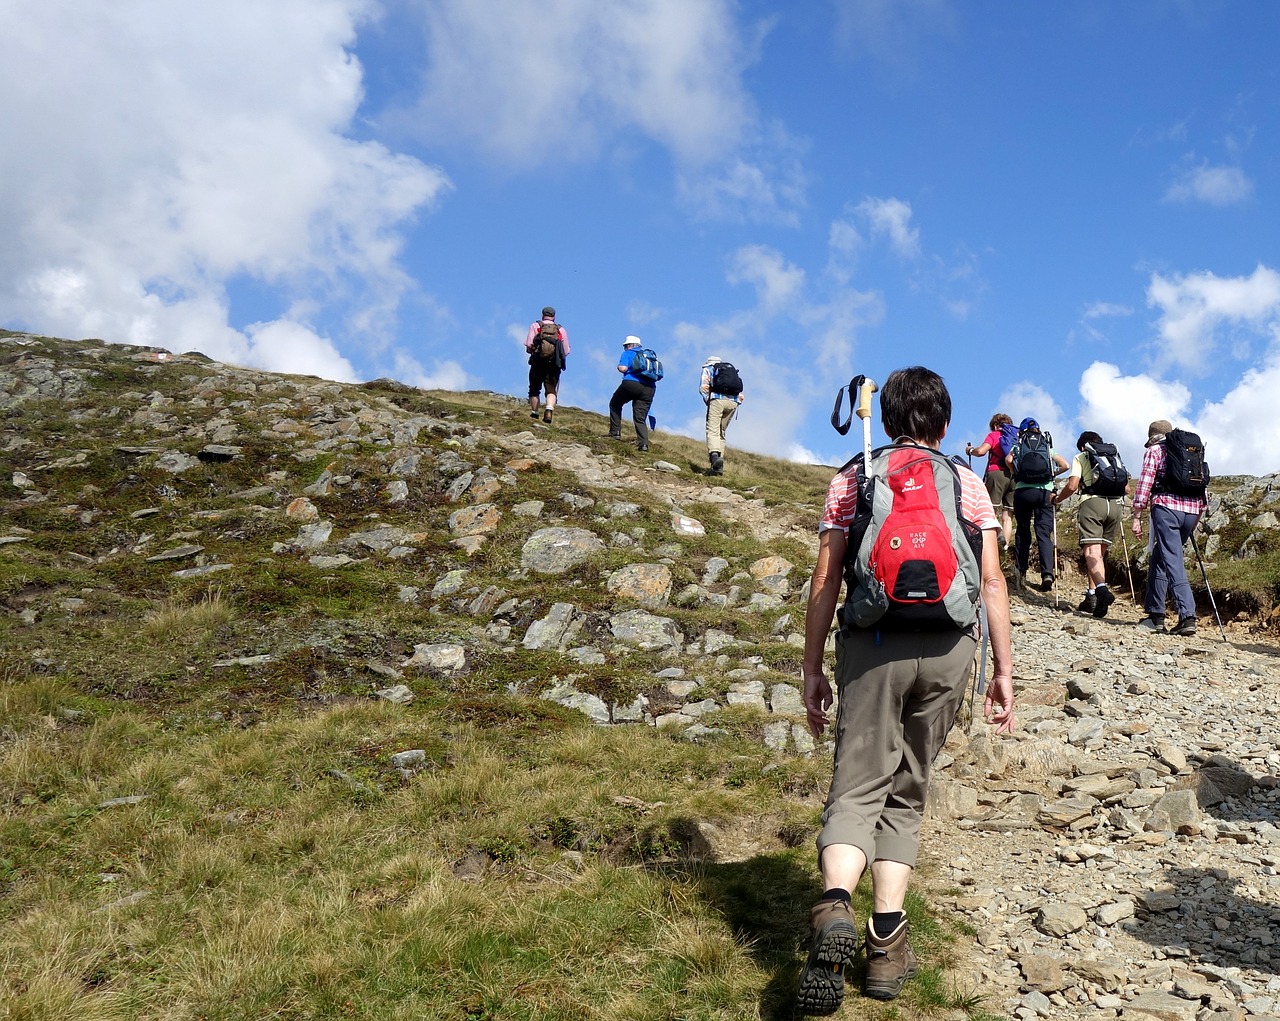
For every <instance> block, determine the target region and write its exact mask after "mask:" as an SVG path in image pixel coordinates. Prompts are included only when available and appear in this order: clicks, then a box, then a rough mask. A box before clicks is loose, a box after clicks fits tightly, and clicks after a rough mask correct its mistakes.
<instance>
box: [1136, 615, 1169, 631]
mask: <svg viewBox="0 0 1280 1021" xmlns="http://www.w3.org/2000/svg"><path fill="white" fill-rule="evenodd" d="M1138 629H1139V630H1140V631H1150V632H1151V633H1152V634H1156V635H1162V634H1164V633H1165V632H1164V618H1163V617H1143V618H1142V619H1141V620H1140V621H1138Z"/></svg>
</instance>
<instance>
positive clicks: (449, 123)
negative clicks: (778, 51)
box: [392, 0, 808, 224]
mask: <svg viewBox="0 0 1280 1021" xmlns="http://www.w3.org/2000/svg"><path fill="white" fill-rule="evenodd" d="M423 6H424V11H423V17H424V20H425V26H426V49H427V58H428V66H427V70H426V73H425V76H424V80H423V87H422V92H421V95H420V97H419V99H418V102H417V104H416V105H415V106H414V107H413V109H412V110H411V111H408V112H403V113H401V114H400V115H399V116H398V117H394V116H393V117H392V119H394V120H398V121H399V123H400V126H401V127H402V128H403V129H404V130H406V131H409V132H412V133H415V134H418V135H420V136H421V137H423V138H425V139H426V140H427V141H428V142H429V143H430V144H431V145H432V146H434V147H437V148H439V147H446V148H447V147H449V146H452V145H458V144H461V145H465V146H468V147H470V148H473V149H476V150H478V151H480V152H482V153H484V154H486V155H487V156H489V157H490V158H493V159H496V160H498V161H500V162H502V163H504V164H506V165H507V166H509V167H511V168H514V169H523V168H528V167H538V166H544V165H548V164H557V163H563V162H565V161H580V160H589V159H593V158H596V157H598V156H599V154H600V153H601V152H602V151H606V150H609V149H613V150H615V151H618V152H625V153H626V156H627V158H629V159H640V158H645V157H644V156H643V155H638V154H637V152H636V151H635V148H636V147H635V145H634V138H635V137H636V136H639V137H640V138H641V139H647V140H651V141H652V142H654V143H656V144H657V145H659V146H661V147H663V148H664V149H666V150H667V151H668V152H670V154H671V156H672V159H673V163H674V171H675V185H676V190H677V194H678V196H679V198H680V200H681V201H682V203H684V204H685V205H686V206H687V207H688V208H690V209H691V210H692V212H693V214H694V215H695V216H697V217H699V218H702V219H716V220H722V219H727V220H739V219H746V220H752V221H760V222H771V223H783V224H794V223H795V222H796V220H797V210H798V209H800V208H801V207H802V206H803V205H804V195H805V188H806V186H807V183H808V181H807V175H806V173H805V171H804V166H803V162H802V158H803V155H804V151H805V144H804V142H803V141H802V140H800V139H797V138H795V137H793V136H791V135H790V134H789V133H788V132H787V130H786V128H785V127H784V126H783V125H782V124H780V123H777V122H768V121H765V120H763V119H762V118H761V117H760V116H759V112H758V111H757V109H756V107H755V104H754V102H753V101H752V99H751V96H750V94H749V92H748V90H747V88H746V86H745V84H744V82H743V79H742V74H743V71H744V70H745V69H746V68H747V67H749V66H750V65H751V64H752V63H753V62H754V61H755V60H756V59H757V58H758V55H759V51H760V47H761V45H762V43H763V41H764V38H765V36H766V35H767V34H768V31H769V28H770V27H771V25H770V23H769V22H757V23H755V24H742V23H740V22H739V19H738V14H739V10H738V5H737V4H735V3H733V2H732V0H629V2H628V3H626V4H616V3H614V4H602V3H599V2H597V0H557V2H555V3H549V4H529V3H527V2H525V0H488V2H486V3H483V4H479V3H475V2H474V0H439V2H434V3H431V4H425V5H423Z"/></svg>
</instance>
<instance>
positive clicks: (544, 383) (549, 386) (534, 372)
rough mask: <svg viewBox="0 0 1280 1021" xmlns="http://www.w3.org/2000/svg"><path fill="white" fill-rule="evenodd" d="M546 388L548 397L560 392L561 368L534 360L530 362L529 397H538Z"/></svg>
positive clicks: (538, 359)
mask: <svg viewBox="0 0 1280 1021" xmlns="http://www.w3.org/2000/svg"><path fill="white" fill-rule="evenodd" d="M544 387H545V388H546V391H547V396H548V397H550V396H551V395H552V394H554V393H557V392H558V391H559V390H560V366H558V365H556V364H555V363H554V362H544V361H543V360H542V359H541V358H534V359H533V360H531V361H530V362H529V396H530V397H537V396H538V394H539V393H541V392H542V390H543V388H544Z"/></svg>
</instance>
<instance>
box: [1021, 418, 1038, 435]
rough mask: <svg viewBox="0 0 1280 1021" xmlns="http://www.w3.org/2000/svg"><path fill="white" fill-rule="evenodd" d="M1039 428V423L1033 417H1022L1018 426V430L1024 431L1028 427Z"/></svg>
mask: <svg viewBox="0 0 1280 1021" xmlns="http://www.w3.org/2000/svg"><path fill="white" fill-rule="evenodd" d="M1039 428H1040V423H1039V422H1037V421H1036V420H1035V419H1034V418H1024V419H1023V420H1022V425H1020V426H1018V432H1020V433H1024V432H1026V431H1027V430H1028V429H1039Z"/></svg>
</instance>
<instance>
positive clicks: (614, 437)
mask: <svg viewBox="0 0 1280 1021" xmlns="http://www.w3.org/2000/svg"><path fill="white" fill-rule="evenodd" d="M609 439H611V440H620V439H622V433H610V434H609Z"/></svg>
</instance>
